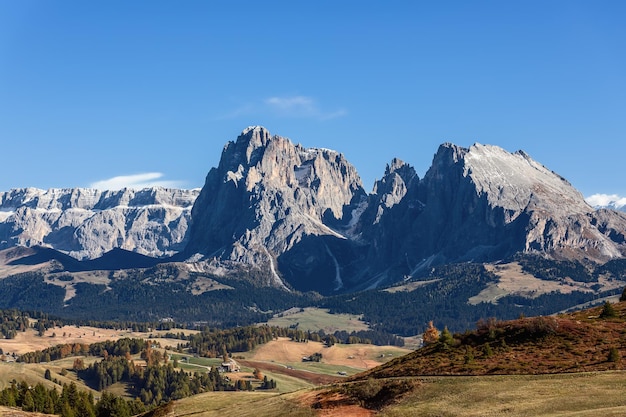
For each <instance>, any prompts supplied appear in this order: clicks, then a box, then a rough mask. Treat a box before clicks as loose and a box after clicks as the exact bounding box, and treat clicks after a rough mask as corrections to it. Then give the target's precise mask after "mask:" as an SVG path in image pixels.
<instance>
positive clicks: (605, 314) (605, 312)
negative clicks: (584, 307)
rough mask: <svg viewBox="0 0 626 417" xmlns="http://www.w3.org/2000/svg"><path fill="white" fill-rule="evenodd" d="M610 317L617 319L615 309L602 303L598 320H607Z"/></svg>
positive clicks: (608, 304)
mask: <svg viewBox="0 0 626 417" xmlns="http://www.w3.org/2000/svg"><path fill="white" fill-rule="evenodd" d="M612 317H617V311H616V310H615V307H613V304H611V303H609V302H608V301H606V302H605V303H604V306H603V307H602V312H601V313H600V318H602V319H607V318H612Z"/></svg>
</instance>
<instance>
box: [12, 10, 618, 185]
mask: <svg viewBox="0 0 626 417" xmlns="http://www.w3.org/2000/svg"><path fill="white" fill-rule="evenodd" d="M625 22H626V2H625V1H612V2H610V1H569V0H568V1H536V2H535V1H518V2H513V1H459V2H455V1H443V2H434V1H422V2H420V1H389V2H383V1H311V2H298V1H284V2H272V1H267V2H265V1H249V2H247V1H246V2H243V1H228V2H226V1H224V2H217V1H215V2H212V1H192V0H187V1H173V0H172V1H155V0H150V1H148V0H146V1H112V0H107V1H83V0H80V1H78V0H77V1H63V0H58V1H50V0H41V1H34V0H19V1H17V0H0V161H1V162H0V190H2V191H5V190H9V189H11V188H18V187H38V188H51V187H75V186H82V187H87V186H93V185H97V184H102V183H101V181H105V180H108V179H111V178H113V177H118V176H135V175H136V176H137V177H132V178H127V179H126V180H127V181H128V183H129V184H132V183H136V182H137V181H139V180H142V179H143V180H144V181H148V182H147V183H149V182H150V181H157V182H161V183H163V184H166V185H173V186H179V187H184V188H193V187H200V186H202V184H203V183H204V178H205V176H206V174H207V172H208V171H209V169H210V168H211V167H213V166H215V165H216V164H217V163H218V161H219V157H220V154H221V150H222V147H223V145H224V144H225V143H226V142H227V141H229V140H234V139H235V138H236V137H237V135H238V134H239V133H240V132H241V131H242V130H243V129H244V128H245V127H247V126H249V125H263V126H265V127H267V128H268V129H269V130H270V131H271V132H272V133H274V134H279V135H281V136H287V137H289V138H291V139H292V140H293V141H294V142H298V143H301V144H303V145H304V146H307V147H326V148H332V149H335V150H338V151H340V152H342V153H344V154H345V155H346V157H347V158H348V159H349V160H350V161H351V162H352V163H353V164H354V165H355V166H356V168H357V169H358V170H359V172H360V173H361V176H362V178H363V181H364V185H365V188H366V189H367V190H368V191H369V190H371V187H372V185H373V182H374V180H375V179H376V178H379V177H380V176H381V175H382V173H383V171H384V169H385V164H386V163H388V162H389V161H390V160H391V159H392V158H393V157H399V158H401V159H403V160H405V161H407V162H409V163H411V164H412V165H413V166H414V167H415V168H416V170H417V172H418V174H419V175H420V177H421V176H423V174H424V173H425V172H426V170H427V169H428V167H429V166H430V162H431V160H432V157H433V154H434V153H435V152H436V150H437V147H438V146H439V144H441V143H443V142H453V143H456V144H458V145H461V146H470V145H471V144H472V143H474V142H479V143H483V144H493V145H498V146H501V147H503V148H505V149H507V150H509V151H516V150H518V149H523V150H525V151H526V152H527V153H529V154H530V155H531V156H532V157H533V158H535V159H536V160H538V161H539V162H541V163H543V164H544V165H546V166H547V167H548V168H550V169H552V170H553V171H555V172H557V173H559V174H561V175H562V176H563V177H565V178H566V179H568V180H569V181H570V182H572V184H573V185H574V186H575V187H577V188H578V189H579V190H580V191H581V192H582V193H583V194H584V195H586V196H588V195H591V194H594V193H606V194H618V195H620V196H626V181H625V180H626V178H625V177H626V175H625V172H626V171H625V168H624V167H625V164H624V160H625V158H626V23H625ZM142 174H144V175H143V176H142Z"/></svg>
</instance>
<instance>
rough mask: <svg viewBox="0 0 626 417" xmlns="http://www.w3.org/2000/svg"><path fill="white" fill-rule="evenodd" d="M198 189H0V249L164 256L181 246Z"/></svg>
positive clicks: (81, 256)
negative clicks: (114, 251)
mask: <svg viewBox="0 0 626 417" xmlns="http://www.w3.org/2000/svg"><path fill="white" fill-rule="evenodd" d="M198 194H199V191H198V190H174V189H165V188H160V187H155V188H146V189H143V190H138V191H135V190H130V189H124V190H120V191H99V190H95V189H83V188H72V189H50V190H39V189H35V188H26V189H15V190H11V191H8V192H5V193H0V249H5V248H8V247H12V246H35V245H41V246H49V247H52V248H54V249H57V250H59V251H62V252H65V253H67V254H69V255H70V256H72V257H75V258H77V259H94V258H97V257H99V256H101V255H102V254H103V253H105V252H108V251H110V250H111V249H113V248H122V249H126V250H130V251H135V252H139V253H141V254H145V255H149V256H154V257H162V256H169V255H172V254H174V253H176V252H178V251H180V250H182V249H183V247H184V245H185V244H186V241H187V231H188V225H189V222H190V218H191V207H192V205H193V202H194V201H195V199H196V197H197V195H198Z"/></svg>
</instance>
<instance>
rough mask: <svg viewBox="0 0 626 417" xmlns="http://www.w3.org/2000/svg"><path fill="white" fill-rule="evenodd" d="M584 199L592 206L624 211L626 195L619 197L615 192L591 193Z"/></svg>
mask: <svg viewBox="0 0 626 417" xmlns="http://www.w3.org/2000/svg"><path fill="white" fill-rule="evenodd" d="M586 200H587V203H589V204H590V205H591V206H592V207H594V208H608V209H613V210H621V211H626V197H621V196H619V195H617V194H593V195H591V196H589V197H587V198H586Z"/></svg>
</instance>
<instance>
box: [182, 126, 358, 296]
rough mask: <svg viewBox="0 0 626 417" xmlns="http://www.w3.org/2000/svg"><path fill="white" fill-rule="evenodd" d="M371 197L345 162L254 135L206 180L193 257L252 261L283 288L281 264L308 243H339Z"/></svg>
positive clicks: (256, 131) (246, 134) (258, 130)
mask: <svg viewBox="0 0 626 417" xmlns="http://www.w3.org/2000/svg"><path fill="white" fill-rule="evenodd" d="M360 196H362V197H364V196H365V192H364V190H363V187H362V185H361V179H360V177H359V175H358V173H357V172H356V169H355V168H354V167H353V166H352V165H351V164H350V163H349V162H348V161H347V160H346V159H345V158H344V156H343V155H341V154H339V153H337V152H335V151H331V150H328V149H320V148H304V147H303V146H301V145H295V144H293V143H292V142H291V141H290V140H289V139H287V138H284V137H281V136H272V135H270V133H269V132H268V131H267V130H266V129H265V128H262V127H253V128H248V129H246V130H244V131H243V132H242V134H241V135H240V136H239V137H238V139H237V141H236V142H234V143H233V142H231V143H229V144H228V145H227V146H226V147H225V148H224V152H223V153H222V157H221V159H220V163H219V166H218V168H217V169H212V170H211V171H210V172H209V174H208V175H207V178H206V182H205V186H204V187H203V189H202V191H201V193H200V195H199V197H198V200H197V201H196V204H195V205H194V208H193V226H192V230H191V238H190V243H189V246H188V248H187V250H186V253H187V254H188V256H192V257H195V258H197V257H198V255H200V256H201V257H204V258H206V259H208V258H215V259H217V260H218V261H220V262H222V263H224V262H235V263H239V262H242V261H245V262H246V263H248V264H249V265H254V266H255V267H258V268H259V269H262V270H265V271H266V273H267V274H268V276H269V279H270V280H271V282H272V283H273V284H274V285H282V284H281V278H280V276H279V274H278V273H277V269H278V268H277V266H276V262H277V258H278V257H280V256H281V255H282V254H284V253H285V252H286V251H289V250H291V249H292V248H293V247H294V246H296V245H298V244H299V243H300V242H301V241H302V240H303V239H305V238H306V239H308V237H314V236H333V237H335V238H341V239H344V237H343V236H342V234H341V231H340V230H339V229H340V228H341V227H342V224H347V223H348V222H349V221H350V220H351V218H352V213H353V210H352V208H351V207H352V205H353V204H356V202H357V201H358V200H359V197H360Z"/></svg>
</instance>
